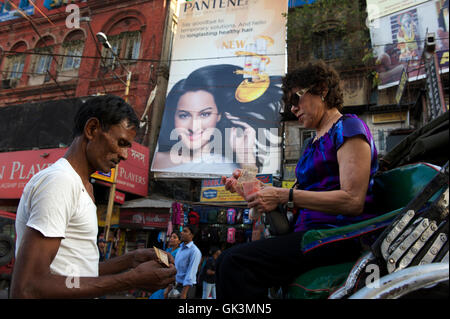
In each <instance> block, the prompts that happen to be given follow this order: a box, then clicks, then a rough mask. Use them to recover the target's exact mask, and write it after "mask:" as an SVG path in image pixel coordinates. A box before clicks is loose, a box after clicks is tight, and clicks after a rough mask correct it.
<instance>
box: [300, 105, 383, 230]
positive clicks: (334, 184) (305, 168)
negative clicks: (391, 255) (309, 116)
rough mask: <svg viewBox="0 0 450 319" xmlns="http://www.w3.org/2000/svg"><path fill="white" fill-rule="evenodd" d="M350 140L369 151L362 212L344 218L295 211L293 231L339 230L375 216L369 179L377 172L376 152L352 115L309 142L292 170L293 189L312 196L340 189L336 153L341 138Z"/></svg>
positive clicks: (366, 129) (308, 210)
mask: <svg viewBox="0 0 450 319" xmlns="http://www.w3.org/2000/svg"><path fill="white" fill-rule="evenodd" d="M352 136H361V137H362V138H363V139H364V140H365V141H367V143H369V145H370V149H371V158H372V162H371V166H370V181H369V188H368V190H367V196H366V202H365V207H364V212H363V213H362V214H361V215H359V216H344V215H330V214H327V213H323V212H318V211H313V210H310V209H299V214H298V218H297V222H296V224H295V231H307V230H309V229H319V228H334V227H340V226H345V225H348V224H353V223H356V222H359V221H361V220H365V219H369V218H372V217H375V216H376V214H374V213H371V212H370V207H371V206H372V204H373V195H372V187H373V176H374V174H375V172H376V171H377V170H378V160H377V150H376V148H375V143H374V141H373V137H372V134H371V133H370V130H369V128H368V127H367V125H366V123H364V121H362V120H361V119H359V118H358V117H357V116H356V115H354V114H345V115H343V116H342V117H341V118H340V119H339V120H338V121H337V122H336V123H335V124H334V125H333V126H332V127H331V129H330V130H329V131H328V132H327V133H326V134H325V135H323V136H322V137H320V138H319V139H318V140H316V141H315V142H314V143H313V142H312V139H311V140H310V142H309V143H308V144H307V146H306V148H305V151H304V153H303V156H302V157H301V158H300V160H299V161H298V163H297V167H296V169H295V174H296V177H297V182H298V185H297V189H302V190H308V191H316V192H324V191H331V190H337V189H340V181H339V164H338V161H337V151H338V150H339V148H340V147H341V146H342V145H343V144H344V142H345V138H346V137H352Z"/></svg>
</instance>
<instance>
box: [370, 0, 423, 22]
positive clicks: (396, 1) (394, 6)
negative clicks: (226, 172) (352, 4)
mask: <svg viewBox="0 0 450 319" xmlns="http://www.w3.org/2000/svg"><path fill="white" fill-rule="evenodd" d="M426 1H428V0H381V1H380V0H367V13H368V19H369V20H374V19H378V18H381V17H384V16H387V15H390V14H391V13H394V12H398V11H400V10H404V9H407V8H410V7H413V6H416V5H418V4H421V3H423V2H426Z"/></svg>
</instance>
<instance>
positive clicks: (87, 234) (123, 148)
mask: <svg viewBox="0 0 450 319" xmlns="http://www.w3.org/2000/svg"><path fill="white" fill-rule="evenodd" d="M138 124H139V122H138V119H137V117H136V114H135V113H134V111H133V109H132V107H131V106H130V105H129V104H127V103H126V102H125V101H124V100H123V99H121V98H119V97H116V96H112V95H104V96H98V97H95V98H91V99H89V100H87V101H86V102H85V103H84V104H83V105H82V106H81V107H80V109H79V111H78V112H77V114H76V116H75V128H74V132H73V136H74V140H73V142H72V144H71V145H70V147H69V149H68V150H67V152H66V154H65V155H64V157H62V158H61V159H59V160H58V161H56V163H54V164H53V165H51V166H50V167H48V168H47V169H45V170H43V171H41V172H39V173H38V174H36V175H35V176H33V177H32V178H31V180H30V181H29V182H28V184H27V185H26V187H25V189H24V192H23V194H22V197H21V199H20V203H19V207H18V209H17V217H16V232H17V244H16V261H15V266H14V272H13V277H12V282H11V297H12V298H93V297H99V296H104V295H106V294H109V293H114V292H120V291H125V290H128V289H135V288H140V289H144V290H148V291H155V290H158V289H160V288H164V287H167V285H168V284H169V283H170V282H173V281H174V279H175V274H176V269H175V267H174V264H173V263H174V260H173V258H172V257H171V256H170V255H169V261H170V266H169V267H164V266H163V265H161V264H160V263H158V262H157V261H156V254H155V252H154V251H153V249H139V250H135V251H133V252H130V253H128V254H125V255H123V256H120V257H117V258H113V259H110V260H107V261H105V262H101V263H99V251H98V247H97V232H98V225H97V208H96V206H95V199H94V194H93V187H92V184H91V183H90V181H89V180H90V176H91V174H92V173H94V172H95V171H102V172H109V171H110V170H111V168H113V167H115V166H116V164H118V163H119V162H120V161H121V160H126V159H127V155H128V154H127V151H128V149H129V148H130V147H131V145H132V142H133V140H134V138H135V136H136V128H137V127H138Z"/></svg>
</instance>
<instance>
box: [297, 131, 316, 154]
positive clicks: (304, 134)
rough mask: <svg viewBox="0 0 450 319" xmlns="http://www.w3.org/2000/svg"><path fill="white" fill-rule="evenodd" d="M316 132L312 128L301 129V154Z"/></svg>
mask: <svg viewBox="0 0 450 319" xmlns="http://www.w3.org/2000/svg"><path fill="white" fill-rule="evenodd" d="M315 135H316V134H315V132H314V131H312V130H305V129H300V156H302V154H303V152H304V150H305V148H306V144H308V142H309V140H310V139H312V138H314V136H315Z"/></svg>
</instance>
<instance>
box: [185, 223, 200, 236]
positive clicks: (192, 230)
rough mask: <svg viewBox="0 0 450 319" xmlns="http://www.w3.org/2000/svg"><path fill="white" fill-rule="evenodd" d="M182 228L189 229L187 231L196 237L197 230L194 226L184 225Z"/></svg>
mask: <svg viewBox="0 0 450 319" xmlns="http://www.w3.org/2000/svg"><path fill="white" fill-rule="evenodd" d="M183 228H187V229H189V231H190V232H191V233H192V235H193V237H195V236H196V235H197V230H198V229H197V227H195V226H194V225H184V226H183Z"/></svg>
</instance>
